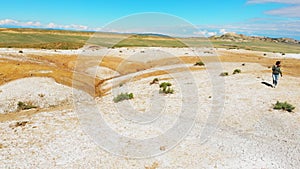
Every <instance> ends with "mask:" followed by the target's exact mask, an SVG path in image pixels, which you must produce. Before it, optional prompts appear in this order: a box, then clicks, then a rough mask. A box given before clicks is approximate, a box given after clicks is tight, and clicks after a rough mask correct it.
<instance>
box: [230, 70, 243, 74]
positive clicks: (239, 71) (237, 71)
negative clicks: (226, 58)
mask: <svg viewBox="0 0 300 169" xmlns="http://www.w3.org/2000/svg"><path fill="white" fill-rule="evenodd" d="M241 72H242V71H241V69H235V70H234V71H233V73H232V74H237V73H241Z"/></svg>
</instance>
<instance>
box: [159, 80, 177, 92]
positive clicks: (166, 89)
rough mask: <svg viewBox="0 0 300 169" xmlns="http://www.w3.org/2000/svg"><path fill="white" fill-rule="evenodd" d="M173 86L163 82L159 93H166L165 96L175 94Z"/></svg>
mask: <svg viewBox="0 0 300 169" xmlns="http://www.w3.org/2000/svg"><path fill="white" fill-rule="evenodd" d="M171 86H172V84H171V83H169V82H163V83H161V84H160V85H159V88H160V90H159V93H165V94H173V93H174V90H173V89H172V88H171Z"/></svg>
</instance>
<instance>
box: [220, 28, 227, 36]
mask: <svg viewBox="0 0 300 169" xmlns="http://www.w3.org/2000/svg"><path fill="white" fill-rule="evenodd" d="M219 33H220V34H221V35H224V34H226V33H228V32H227V31H226V29H220V31H219Z"/></svg>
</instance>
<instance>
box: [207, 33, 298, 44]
mask: <svg viewBox="0 0 300 169" xmlns="http://www.w3.org/2000/svg"><path fill="white" fill-rule="evenodd" d="M210 39H213V40H223V41H229V42H250V41H264V42H274V43H288V44H300V41H298V40H295V39H292V38H269V37H260V36H246V35H243V34H236V33H226V34H224V35H221V36H212V37H210Z"/></svg>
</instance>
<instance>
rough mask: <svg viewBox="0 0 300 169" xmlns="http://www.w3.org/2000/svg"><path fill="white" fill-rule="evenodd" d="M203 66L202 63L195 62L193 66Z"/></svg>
mask: <svg viewBox="0 0 300 169" xmlns="http://www.w3.org/2000/svg"><path fill="white" fill-rule="evenodd" d="M204 65H205V64H204V63H203V62H202V61H199V62H196V63H195V64H194V66H204Z"/></svg>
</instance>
